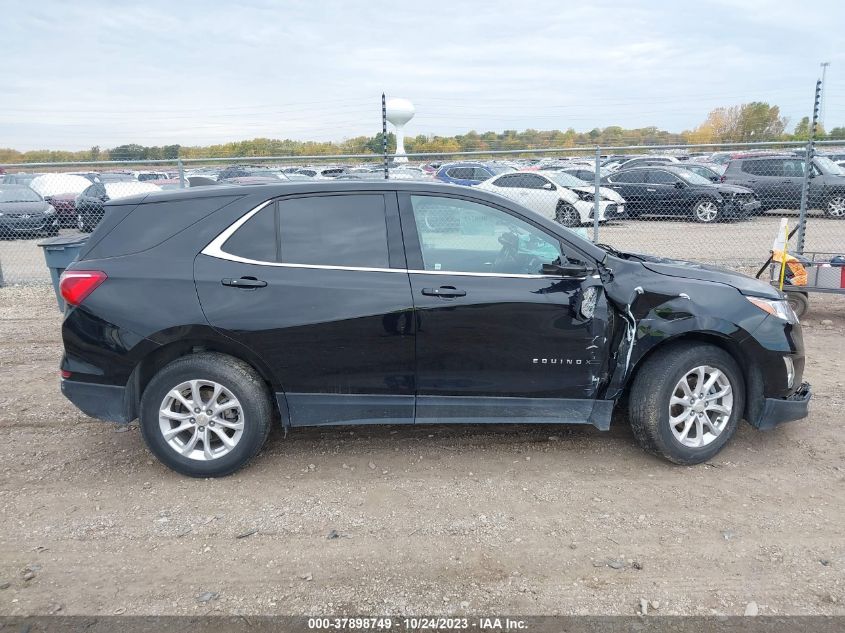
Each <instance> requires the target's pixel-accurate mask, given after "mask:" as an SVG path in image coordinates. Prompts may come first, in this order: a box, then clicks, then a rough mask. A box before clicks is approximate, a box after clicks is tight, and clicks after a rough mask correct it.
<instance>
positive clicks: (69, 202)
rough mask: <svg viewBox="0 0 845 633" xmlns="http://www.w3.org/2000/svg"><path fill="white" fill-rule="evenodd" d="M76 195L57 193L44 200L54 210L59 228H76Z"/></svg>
mask: <svg viewBox="0 0 845 633" xmlns="http://www.w3.org/2000/svg"><path fill="white" fill-rule="evenodd" d="M78 195H79V194H78V193H57V194H54V195H52V196H48V197H47V198H45V200H47V201H48V202H49V203H50V204H52V205H53V208H54V209H55V210H56V218H57V219H58V221H59V227H61V228H68V227H75V226H76V196H78Z"/></svg>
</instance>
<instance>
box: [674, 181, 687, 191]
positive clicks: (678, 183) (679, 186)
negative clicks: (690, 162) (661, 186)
mask: <svg viewBox="0 0 845 633" xmlns="http://www.w3.org/2000/svg"><path fill="white" fill-rule="evenodd" d="M684 187H686V185H685V184H684V181H683V180H676V181H675V189H683V188H684Z"/></svg>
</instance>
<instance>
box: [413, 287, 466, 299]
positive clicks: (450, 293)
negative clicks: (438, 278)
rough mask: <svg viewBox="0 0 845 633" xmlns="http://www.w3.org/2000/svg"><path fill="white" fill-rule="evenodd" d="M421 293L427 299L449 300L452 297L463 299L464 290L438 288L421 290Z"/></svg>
mask: <svg viewBox="0 0 845 633" xmlns="http://www.w3.org/2000/svg"><path fill="white" fill-rule="evenodd" d="M422 293H423V294H424V295H426V296H428V297H443V298H445V299H449V298H452V297H465V296H466V295H467V291H466V290H458V289H457V288H455V287H454V286H440V287H439V288H423V289H422Z"/></svg>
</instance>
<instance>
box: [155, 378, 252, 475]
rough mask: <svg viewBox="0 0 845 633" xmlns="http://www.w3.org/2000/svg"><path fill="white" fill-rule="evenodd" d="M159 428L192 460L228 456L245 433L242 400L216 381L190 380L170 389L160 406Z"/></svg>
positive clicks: (176, 449) (174, 446)
mask: <svg viewBox="0 0 845 633" xmlns="http://www.w3.org/2000/svg"><path fill="white" fill-rule="evenodd" d="M159 429H160V430H161V434H162V436H163V437H164V440H165V441H166V442H167V444H168V446H170V448H172V449H173V450H174V451H176V452H177V453H179V454H180V455H182V456H184V457H187V458H189V459H196V460H201V461H208V460H212V459H218V458H220V457H223V456H224V455H227V454H228V453H230V452H231V451H232V449H234V448H235V446H236V445H237V443H238V441H240V439H241V436H242V435H243V429H244V412H243V408H242V406H241V403H240V402H238V399H237V398H235V396H234V394H233V393H232V392H231V391H229V389H227V388H226V387H225V386H223V385H221V384H220V383H217V382H214V381H213V380H189V381H186V382H183V383H181V384H179V385H176V386H175V387H174V388H173V389H171V390H170V391H169V392H167V395H166V396H165V397H164V399H163V400H162V402H161V406H160V407H159Z"/></svg>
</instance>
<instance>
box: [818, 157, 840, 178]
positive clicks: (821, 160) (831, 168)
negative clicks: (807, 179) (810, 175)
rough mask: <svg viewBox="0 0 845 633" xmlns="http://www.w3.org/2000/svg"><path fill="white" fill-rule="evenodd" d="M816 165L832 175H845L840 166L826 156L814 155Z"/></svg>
mask: <svg viewBox="0 0 845 633" xmlns="http://www.w3.org/2000/svg"><path fill="white" fill-rule="evenodd" d="M816 167H818V168H819V169H821V170H822V171H823V172H824V173H826V174H833V175H834V176H843V175H845V172H843V171H842V168H841V167H840V166H839V165H837V164H836V163H834V162H833V161H832V160H830V159H829V158H828V157H827V156H816Z"/></svg>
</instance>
